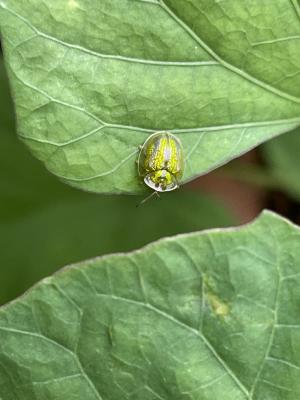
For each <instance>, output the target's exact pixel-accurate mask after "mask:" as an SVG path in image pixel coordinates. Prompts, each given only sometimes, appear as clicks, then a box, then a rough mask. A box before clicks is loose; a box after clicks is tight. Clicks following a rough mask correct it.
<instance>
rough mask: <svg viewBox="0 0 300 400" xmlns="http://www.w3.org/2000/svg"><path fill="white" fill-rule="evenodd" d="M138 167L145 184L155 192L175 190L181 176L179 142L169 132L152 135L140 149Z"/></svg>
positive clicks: (181, 158) (181, 154)
mask: <svg viewBox="0 0 300 400" xmlns="http://www.w3.org/2000/svg"><path fill="white" fill-rule="evenodd" d="M138 167H139V174H140V175H141V176H143V178H144V182H145V184H146V185H147V186H149V187H150V188H151V189H154V190H155V191H156V192H169V191H171V190H174V189H177V188H178V181H179V180H180V178H181V177H182V174H183V152H182V145H181V142H180V140H179V139H178V138H177V137H176V136H174V135H172V134H171V133H169V132H157V133H154V134H152V135H151V136H149V137H148V139H147V140H146V141H145V143H144V144H143V146H142V148H141V151H140V155H139V159H138Z"/></svg>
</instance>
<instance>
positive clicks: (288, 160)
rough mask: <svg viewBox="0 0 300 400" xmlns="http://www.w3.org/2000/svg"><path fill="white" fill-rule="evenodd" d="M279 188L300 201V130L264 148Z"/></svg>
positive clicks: (275, 140)
mask: <svg viewBox="0 0 300 400" xmlns="http://www.w3.org/2000/svg"><path fill="white" fill-rule="evenodd" d="M262 150H263V154H264V156H265V159H266V161H267V164H268V167H269V169H270V172H271V173H272V175H273V176H274V177H275V178H276V179H277V180H278V187H279V188H281V189H283V190H285V191H287V192H288V193H289V194H291V195H292V196H293V197H294V198H295V199H297V200H299V199H300V180H299V176H300V157H299V154H300V129H299V128H298V129H295V130H293V131H292V132H289V133H287V134H286V135H283V136H281V137H279V138H276V139H274V140H271V141H270V142H269V143H266V144H265V146H264V147H263V148H262Z"/></svg>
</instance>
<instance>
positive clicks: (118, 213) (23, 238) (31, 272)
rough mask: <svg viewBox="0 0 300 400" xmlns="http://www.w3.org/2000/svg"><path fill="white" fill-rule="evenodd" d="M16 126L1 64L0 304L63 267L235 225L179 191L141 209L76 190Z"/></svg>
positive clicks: (214, 205) (203, 200)
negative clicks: (26, 141) (49, 166)
mask: <svg viewBox="0 0 300 400" xmlns="http://www.w3.org/2000/svg"><path fill="white" fill-rule="evenodd" d="M14 124H15V121H14V114H13V108H12V104H11V100H10V96H9V90H8V86H7V78H6V75H5V71H4V67H3V63H2V60H0V149H1V156H0V243H1V245H0V304H2V303H5V302H7V301H9V300H11V299H13V298H14V297H16V296H17V295H19V294H20V293H22V292H23V291H24V290H26V289H27V288H28V287H29V286H31V285H32V284H33V283H34V282H36V281H37V280H39V279H41V278H42V277H44V276H47V275H49V274H51V273H53V272H54V271H55V270H57V269H58V268H60V267H61V266H63V265H64V264H70V263H73V262H76V261H80V260H83V259H86V258H89V257H94V256H97V255H101V254H104V253H109V252H118V251H127V250H130V249H134V248H139V247H140V246H142V245H144V244H146V243H148V242H150V241H153V240H155V239H158V238H160V237H163V236H167V235H173V234H176V233H181V232H190V231H195V230H201V229H203V228H211V227H215V226H218V227H222V226H227V225H230V224H233V223H234V220H233V218H232V216H230V215H229V213H228V211H227V210H225V209H224V207H223V206H222V205H221V204H219V203H218V202H216V201H215V200H214V199H212V198H210V197H207V196H204V195H200V194H199V193H196V192H189V191H186V190H183V189H181V190H180V191H178V192H175V193H169V194H167V193H166V194H165V195H163V196H161V199H160V200H157V199H154V200H152V201H149V202H148V203H147V204H145V205H143V206H142V207H140V208H136V204H137V203H139V201H140V200H141V198H139V197H135V196H126V197H125V196H100V195H96V194H90V193H85V192H81V191H78V190H75V189H73V188H71V187H69V186H67V185H64V184H63V183H61V182H60V181H58V180H57V179H56V178H55V177H54V176H52V175H50V174H49V173H48V171H46V170H45V168H44V167H43V165H42V164H41V163H40V162H39V161H37V160H36V159H34V158H33V157H32V156H31V154H30V153H29V152H28V150H26V149H25V148H24V146H23V144H22V143H21V142H20V141H19V140H18V139H17V137H16V134H15V125H14Z"/></svg>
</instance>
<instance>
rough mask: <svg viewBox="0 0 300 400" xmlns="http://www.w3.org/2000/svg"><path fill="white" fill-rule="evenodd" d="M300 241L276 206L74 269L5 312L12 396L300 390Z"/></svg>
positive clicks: (50, 398)
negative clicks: (238, 222)
mask: <svg viewBox="0 0 300 400" xmlns="http://www.w3.org/2000/svg"><path fill="white" fill-rule="evenodd" d="M299 243H300V231H299V228H297V227H295V226H293V225H292V224H290V223H289V222H287V221H286V220H283V219H282V218H280V217H278V216H276V215H274V214H272V213H269V212H265V213H264V214H263V215H262V216H261V217H260V218H259V219H258V220H256V221H255V222H254V223H252V224H251V225H248V226H245V227H243V228H241V229H229V230H226V229H225V230H212V231H206V232H202V233H193V234H188V235H181V236H175V237H174V238H168V239H163V240H161V241H159V242H157V243H154V244H151V245H149V246H147V247H145V248H143V249H141V250H139V251H136V252H133V253H128V254H116V255H111V256H107V257H103V258H98V259H94V260H90V261H87V262H84V263H81V264H78V265H75V266H72V267H70V268H66V269H64V270H63V271H61V272H60V273H59V274H57V275H55V276H53V277H51V278H47V279H45V280H44V281H43V282H41V283H40V284H38V285H37V286H36V287H35V288H34V289H33V290H31V291H30V292H28V293H27V294H26V295H25V296H23V297H22V298H20V299H18V300H17V301H15V302H13V303H12V304H10V305H8V306H6V307H4V308H2V310H1V311H0V397H1V399H2V400H10V399H14V400H15V399H16V398H22V400H27V399H28V400H29V399H30V400H33V399H38V400H46V399H47V400H54V399H55V400H58V399H66V398H67V399H68V400H75V399H87V400H99V399H102V400H114V399H139V400H145V399H146V400H154V399H164V400H168V399H170V400H171V399H172V400H174V399H175V400H176V399H197V400H198V399H199V400H200V399H201V400H202V399H205V400H215V399H221V398H222V399H223V400H227V399H228V400H233V399H234V400H239V399H241V400H242V399H249V400H250V399H251V400H252V399H253V400H254V399H255V400H266V399H272V400H279V399H280V400H295V399H297V398H298V397H299V396H300V383H299V382H300V379H299V378H300V364H299V356H300V345H299V343H300V336H299V335H300V329H299V328H300V314H299V304H300V290H299V279H300V270H299V259H300V250H299V249H300V247H299Z"/></svg>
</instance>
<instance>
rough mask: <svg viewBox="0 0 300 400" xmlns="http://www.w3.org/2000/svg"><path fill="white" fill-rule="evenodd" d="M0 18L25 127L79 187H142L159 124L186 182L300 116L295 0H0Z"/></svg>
mask: <svg viewBox="0 0 300 400" xmlns="http://www.w3.org/2000/svg"><path fill="white" fill-rule="evenodd" d="M0 24H1V32H2V36H3V43H4V48H5V54H6V61H7V67H8V70H9V73H10V79H11V86H12V89H13V94H14V100H15V104H16V111H17V117H18V130H19V134H20V135H21V137H23V139H24V140H25V141H26V143H27V144H28V145H29V146H30V148H31V149H32V151H33V152H34V153H35V154H36V155H37V157H38V158H40V159H41V160H43V161H44V162H45V164H46V166H47V168H48V169H49V170H50V171H52V172H53V173H55V174H56V175H57V176H59V177H61V178H62V179H63V180H65V181H66V182H68V183H70V184H72V185H75V186H77V187H81V188H84V189H87V190H92V191H97V192H127V193H128V192H139V191H142V190H144V186H143V185H142V184H141V182H140V179H139V177H138V176H137V168H136V165H135V161H136V157H137V152H138V146H139V145H141V144H142V143H143V142H144V141H145V139H146V138H147V136H148V135H149V134H151V133H152V132H154V131H158V130H170V131H172V132H174V133H176V134H177V135H178V137H179V138H180V139H181V140H182V143H183V146H184V152H185V160H186V168H185V174H184V178H183V180H184V181H188V180H191V179H192V178H193V177H195V176H197V175H200V174H203V173H206V172H207V171H209V170H211V169H213V168H216V167H217V166H218V165H220V164H222V163H225V162H226V161H228V160H230V159H232V158H234V157H236V156H237V155H239V154H241V153H243V152H245V151H247V150H249V149H250V148H252V147H254V146H256V145H257V144H258V143H261V142H263V141H265V140H267V139H269V138H271V137H273V136H275V135H278V134H279V133H281V132H285V131H287V130H291V129H293V128H294V127H296V126H297V125H299V123H300V45H299V38H300V6H299V3H298V2H297V0H276V2H275V1H274V2H271V1H270V0H252V1H248V0H240V1H237V0H226V1H215V0H188V1H185V2H182V0H101V1H94V0H51V1H48V2H47V4H46V3H43V2H41V1H40V0H1V1H0Z"/></svg>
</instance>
